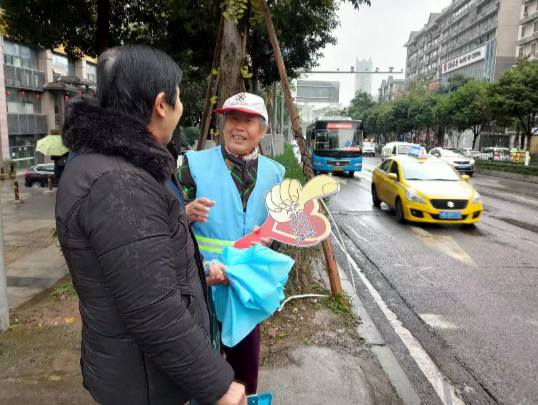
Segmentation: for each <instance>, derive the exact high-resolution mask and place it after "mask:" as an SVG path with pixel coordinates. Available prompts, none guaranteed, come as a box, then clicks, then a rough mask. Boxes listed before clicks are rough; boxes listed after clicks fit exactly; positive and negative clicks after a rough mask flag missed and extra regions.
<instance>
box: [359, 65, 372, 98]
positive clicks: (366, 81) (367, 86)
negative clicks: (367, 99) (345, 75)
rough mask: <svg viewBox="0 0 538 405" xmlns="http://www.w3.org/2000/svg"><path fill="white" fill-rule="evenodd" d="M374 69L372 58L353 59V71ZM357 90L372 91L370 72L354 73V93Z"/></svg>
mask: <svg viewBox="0 0 538 405" xmlns="http://www.w3.org/2000/svg"><path fill="white" fill-rule="evenodd" d="M373 70H374V63H373V62H372V58H370V59H368V60H366V59H363V60H358V59H356V61H355V72H372V71H373ZM358 92H363V93H368V94H371V93H372V74H371V73H357V74H355V94H356V93H358Z"/></svg>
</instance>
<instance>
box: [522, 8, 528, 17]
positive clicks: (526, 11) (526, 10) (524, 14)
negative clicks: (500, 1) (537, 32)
mask: <svg viewBox="0 0 538 405" xmlns="http://www.w3.org/2000/svg"><path fill="white" fill-rule="evenodd" d="M528 15H529V6H525V11H524V12H523V17H527V16H528Z"/></svg>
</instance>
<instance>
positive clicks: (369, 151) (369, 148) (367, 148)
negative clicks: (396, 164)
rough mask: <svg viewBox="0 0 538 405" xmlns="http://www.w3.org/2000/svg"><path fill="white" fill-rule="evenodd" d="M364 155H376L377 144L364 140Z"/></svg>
mask: <svg viewBox="0 0 538 405" xmlns="http://www.w3.org/2000/svg"><path fill="white" fill-rule="evenodd" d="M362 155H363V156H367V155H368V156H375V146H374V144H373V143H372V142H364V146H363V147H362Z"/></svg>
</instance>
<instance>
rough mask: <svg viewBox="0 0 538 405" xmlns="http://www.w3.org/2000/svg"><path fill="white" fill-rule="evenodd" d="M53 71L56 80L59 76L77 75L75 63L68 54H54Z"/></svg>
mask: <svg viewBox="0 0 538 405" xmlns="http://www.w3.org/2000/svg"><path fill="white" fill-rule="evenodd" d="M52 72H53V74H54V78H55V80H57V78H58V77H59V76H75V63H74V62H72V61H70V60H69V59H68V58H67V56H64V55H59V54H57V53H54V54H52Z"/></svg>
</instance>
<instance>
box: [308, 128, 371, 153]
mask: <svg viewBox="0 0 538 405" xmlns="http://www.w3.org/2000/svg"><path fill="white" fill-rule="evenodd" d="M359 132H362V131H353V130H352V129H334V130H333V129H331V130H326V129H322V130H318V131H316V144H315V148H314V149H317V150H319V149H341V148H348V147H352V146H357V144H358V142H360V141H359V140H358V135H359Z"/></svg>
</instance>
